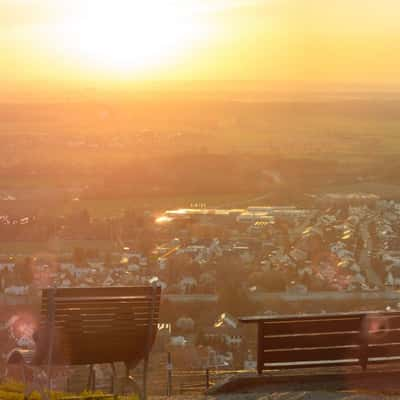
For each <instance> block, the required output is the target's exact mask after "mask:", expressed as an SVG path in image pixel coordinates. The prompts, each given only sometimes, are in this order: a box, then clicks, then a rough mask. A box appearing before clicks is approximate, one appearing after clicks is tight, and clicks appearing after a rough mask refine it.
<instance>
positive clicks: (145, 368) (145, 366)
mask: <svg viewBox="0 0 400 400" xmlns="http://www.w3.org/2000/svg"><path fill="white" fill-rule="evenodd" d="M148 368H149V356H148V355H146V356H145V358H144V360H143V393H142V400H147V371H148Z"/></svg>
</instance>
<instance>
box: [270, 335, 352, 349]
mask: <svg viewBox="0 0 400 400" xmlns="http://www.w3.org/2000/svg"><path fill="white" fill-rule="evenodd" d="M358 344H360V334H359V332H351V333H347V332H346V333H328V334H308V335H284V336H283V335H281V336H264V341H263V344H262V346H263V348H264V349H266V350H273V349H292V348H303V347H327V346H333V345H335V346H346V345H358Z"/></svg>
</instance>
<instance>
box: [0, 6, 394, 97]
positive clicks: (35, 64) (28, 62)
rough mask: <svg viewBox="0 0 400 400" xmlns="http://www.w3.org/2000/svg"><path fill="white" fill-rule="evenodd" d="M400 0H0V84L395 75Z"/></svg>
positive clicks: (376, 79) (386, 79)
mask: <svg viewBox="0 0 400 400" xmlns="http://www.w3.org/2000/svg"><path fill="white" fill-rule="evenodd" d="M399 21H400V2H399V0H171V1H168V0H146V1H144V0H0V46H1V47H0V49H1V52H0V84H1V86H2V88H3V93H5V92H6V91H13V90H14V89H15V90H17V89H18V88H21V87H22V88H25V89H26V88H32V89H33V88H37V87H38V85H41V86H40V87H42V88H46V87H57V86H68V85H75V86H77V87H79V86H80V85H88V84H90V85H93V84H96V85H99V86H103V85H104V86H107V85H109V86H113V85H114V86H117V85H125V86H126V85H128V86H129V85H130V84H132V82H137V81H143V80H163V79H166V80H177V79H184V80H186V79H189V80H191V79H207V80H262V81H274V82H287V81H301V82H304V83H305V84H319V83H322V84H325V83H335V82H340V83H344V84H355V83H357V84H368V85H369V84H385V85H390V84H393V85H397V84H399V83H400V73H399V71H400V51H399V50H400V49H399V48H400V22H399Z"/></svg>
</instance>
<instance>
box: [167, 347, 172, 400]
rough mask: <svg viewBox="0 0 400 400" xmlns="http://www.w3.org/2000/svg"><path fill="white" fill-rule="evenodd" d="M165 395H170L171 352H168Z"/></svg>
mask: <svg viewBox="0 0 400 400" xmlns="http://www.w3.org/2000/svg"><path fill="white" fill-rule="evenodd" d="M167 396H172V360H171V352H170V351H169V352H168V360H167Z"/></svg>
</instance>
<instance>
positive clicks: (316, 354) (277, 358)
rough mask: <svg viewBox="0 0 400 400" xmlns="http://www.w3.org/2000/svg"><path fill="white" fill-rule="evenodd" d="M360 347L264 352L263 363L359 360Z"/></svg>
mask: <svg viewBox="0 0 400 400" xmlns="http://www.w3.org/2000/svg"><path fill="white" fill-rule="evenodd" d="M359 356H360V349H359V346H349V347H331V348H322V347H319V348H307V349H290V350H272V351H268V350H267V351H264V357H263V362H264V363H273V362H299V361H328V360H332V361H334V360H350V359H351V360H358V359H359Z"/></svg>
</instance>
